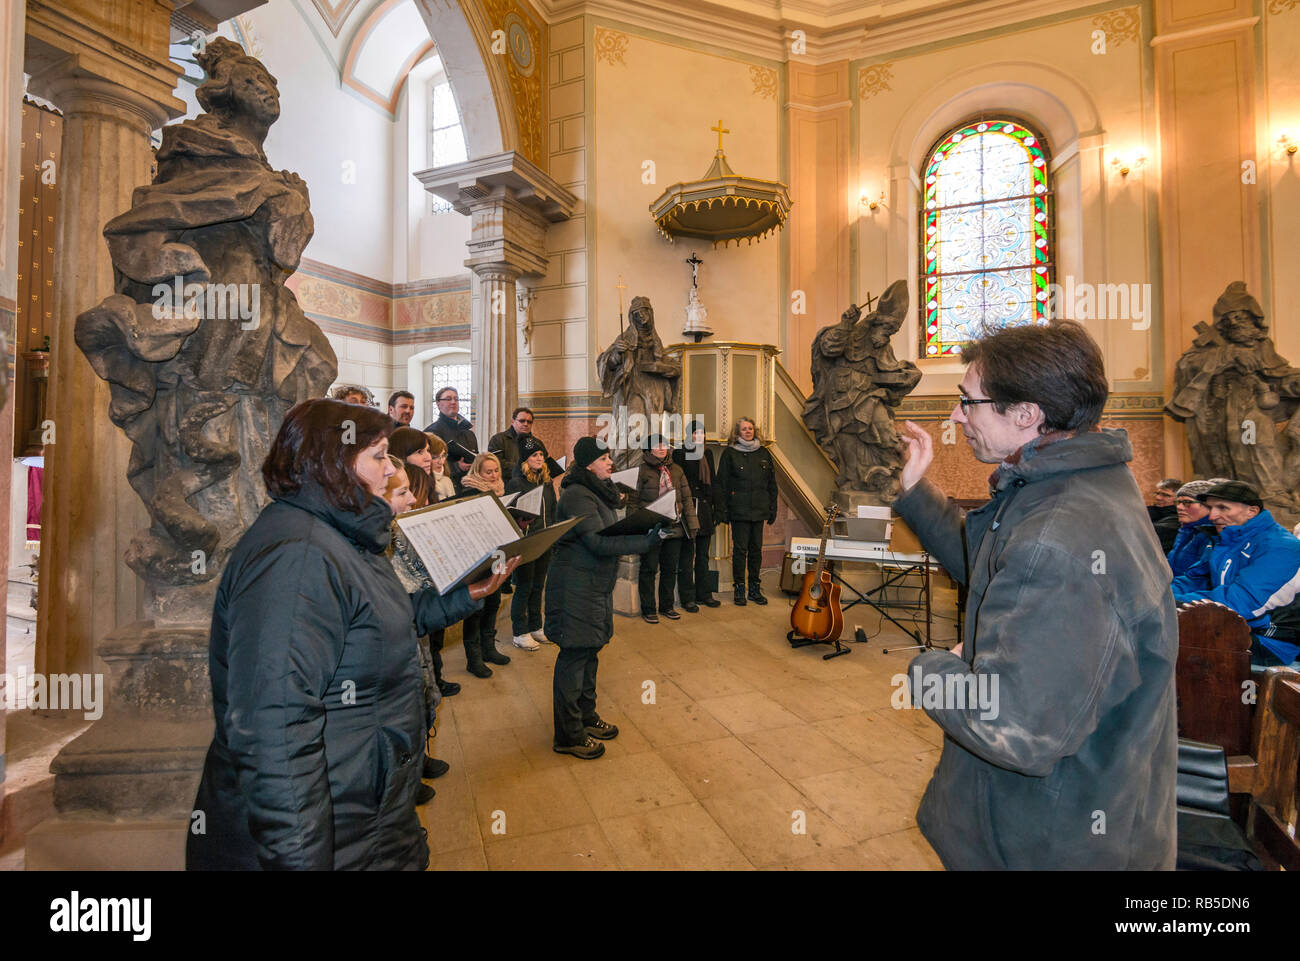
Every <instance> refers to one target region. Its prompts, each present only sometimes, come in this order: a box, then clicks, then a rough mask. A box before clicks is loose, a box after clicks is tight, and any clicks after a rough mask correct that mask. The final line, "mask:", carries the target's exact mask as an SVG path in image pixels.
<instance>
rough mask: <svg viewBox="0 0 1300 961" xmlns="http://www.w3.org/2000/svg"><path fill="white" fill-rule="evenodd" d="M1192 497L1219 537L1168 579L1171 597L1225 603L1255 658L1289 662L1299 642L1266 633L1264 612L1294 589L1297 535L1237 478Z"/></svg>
mask: <svg viewBox="0 0 1300 961" xmlns="http://www.w3.org/2000/svg"><path fill="white" fill-rule="evenodd" d="M1197 500H1199V501H1201V503H1203V504H1205V506H1206V507H1208V508H1209V509H1210V521H1211V522H1212V523H1213V524H1214V526H1215V527H1217V528H1218V529H1219V542H1218V543H1217V544H1216V545H1215V546H1214V547H1213V548H1211V549H1210V551H1209V552H1208V553H1207V554H1205V555H1204V556H1203V557H1202V558H1201V559H1200V560H1199V561H1198V562H1197V563H1196V564H1195V565H1194V566H1193V567H1192V568H1191V569H1190V570H1189V571H1188V572H1187V573H1186V574H1184V575H1183V576H1182V577H1179V578H1176V579H1175V580H1174V583H1173V590H1174V600H1175V601H1176V602H1178V603H1179V604H1190V603H1192V602H1194V601H1214V602H1215V603H1217V604H1222V605H1223V606H1224V607H1228V608H1231V609H1232V610H1234V611H1236V612H1237V613H1238V614H1240V615H1241V616H1242V617H1244V618H1245V619H1246V623H1247V624H1249V625H1250V630H1251V633H1252V634H1254V636H1255V643H1254V644H1252V645H1251V654H1252V656H1253V658H1254V660H1255V661H1256V663H1258V664H1261V665H1263V666H1272V665H1277V664H1290V663H1291V662H1292V661H1294V660H1295V659H1296V656H1297V655H1300V643H1296V639H1295V638H1290V639H1286V638H1279V637H1272V636H1269V633H1270V632H1269V627H1270V622H1269V616H1268V612H1269V611H1272V610H1276V609H1277V608H1280V607H1285V606H1286V605H1288V604H1290V603H1291V602H1292V601H1293V600H1295V597H1296V593H1297V592H1300V539H1297V538H1296V537H1294V536H1293V535H1292V534H1290V533H1289V532H1288V531H1287V530H1286V529H1285V528H1284V527H1282V525H1281V524H1279V523H1278V522H1277V521H1275V520H1273V515H1272V514H1270V513H1269V512H1268V511H1266V510H1264V503H1263V501H1261V500H1260V497H1259V493H1258V492H1257V491H1256V490H1255V488H1253V487H1251V486H1250V485H1249V484H1246V483H1243V482H1242V481H1228V482H1227V483H1225V484H1217V485H1215V486H1214V487H1212V488H1210V489H1209V490H1208V491H1206V492H1205V493H1204V494H1201V495H1199V496H1198V497H1197Z"/></svg>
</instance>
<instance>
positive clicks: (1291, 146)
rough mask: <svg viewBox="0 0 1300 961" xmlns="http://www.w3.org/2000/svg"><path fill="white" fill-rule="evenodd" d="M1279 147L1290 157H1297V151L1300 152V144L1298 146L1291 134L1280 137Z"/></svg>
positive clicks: (1278, 140)
mask: <svg viewBox="0 0 1300 961" xmlns="http://www.w3.org/2000/svg"><path fill="white" fill-rule="evenodd" d="M1277 145H1278V147H1280V148H1281V149H1282V151H1283V152H1285V153H1286V155H1287V156H1289V157H1293V156H1295V152H1296V151H1297V150H1300V144H1297V143H1296V142H1295V141H1294V140H1292V139H1291V135H1290V134H1289V133H1284V134H1282V135H1281V136H1279V137H1278V138H1277Z"/></svg>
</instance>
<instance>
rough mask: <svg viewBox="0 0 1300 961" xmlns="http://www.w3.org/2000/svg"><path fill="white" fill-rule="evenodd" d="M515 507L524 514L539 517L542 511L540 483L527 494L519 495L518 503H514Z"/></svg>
mask: <svg viewBox="0 0 1300 961" xmlns="http://www.w3.org/2000/svg"><path fill="white" fill-rule="evenodd" d="M515 507H516V508H518V509H519V510H521V511H523V512H524V513H526V514H532V515H534V516H535V517H540V516H541V513H542V485H541V484H538V485H537V486H536V487H534V488H533V489H532V490H530V491H529V492H528V493H527V494H522V495H520V497H519V503H517V504H515Z"/></svg>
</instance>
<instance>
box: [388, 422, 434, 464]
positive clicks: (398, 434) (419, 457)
mask: <svg viewBox="0 0 1300 961" xmlns="http://www.w3.org/2000/svg"><path fill="white" fill-rule="evenodd" d="M388 452H389V453H390V454H392V455H393V456H394V457H397V458H399V459H401V460H404V461H406V463H408V464H414V465H415V466H416V467H418V468H420V470H422V471H424V472H425V473H426V474H432V473H433V455H432V454H431V453H430V452H429V435H428V434H426V433H425V432H424V431H422V430H416V429H415V428H414V427H399V428H397V429H396V430H395V431H393V436H392V437H390V438H388Z"/></svg>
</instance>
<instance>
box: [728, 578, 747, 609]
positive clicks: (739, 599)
mask: <svg viewBox="0 0 1300 961" xmlns="http://www.w3.org/2000/svg"><path fill="white" fill-rule="evenodd" d="M731 600H732V603H734V604H735V605H736V606H737V607H744V606H745V585H744V584H737V585H736V586H735V589H734V590H733V591H732V593H731Z"/></svg>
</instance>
